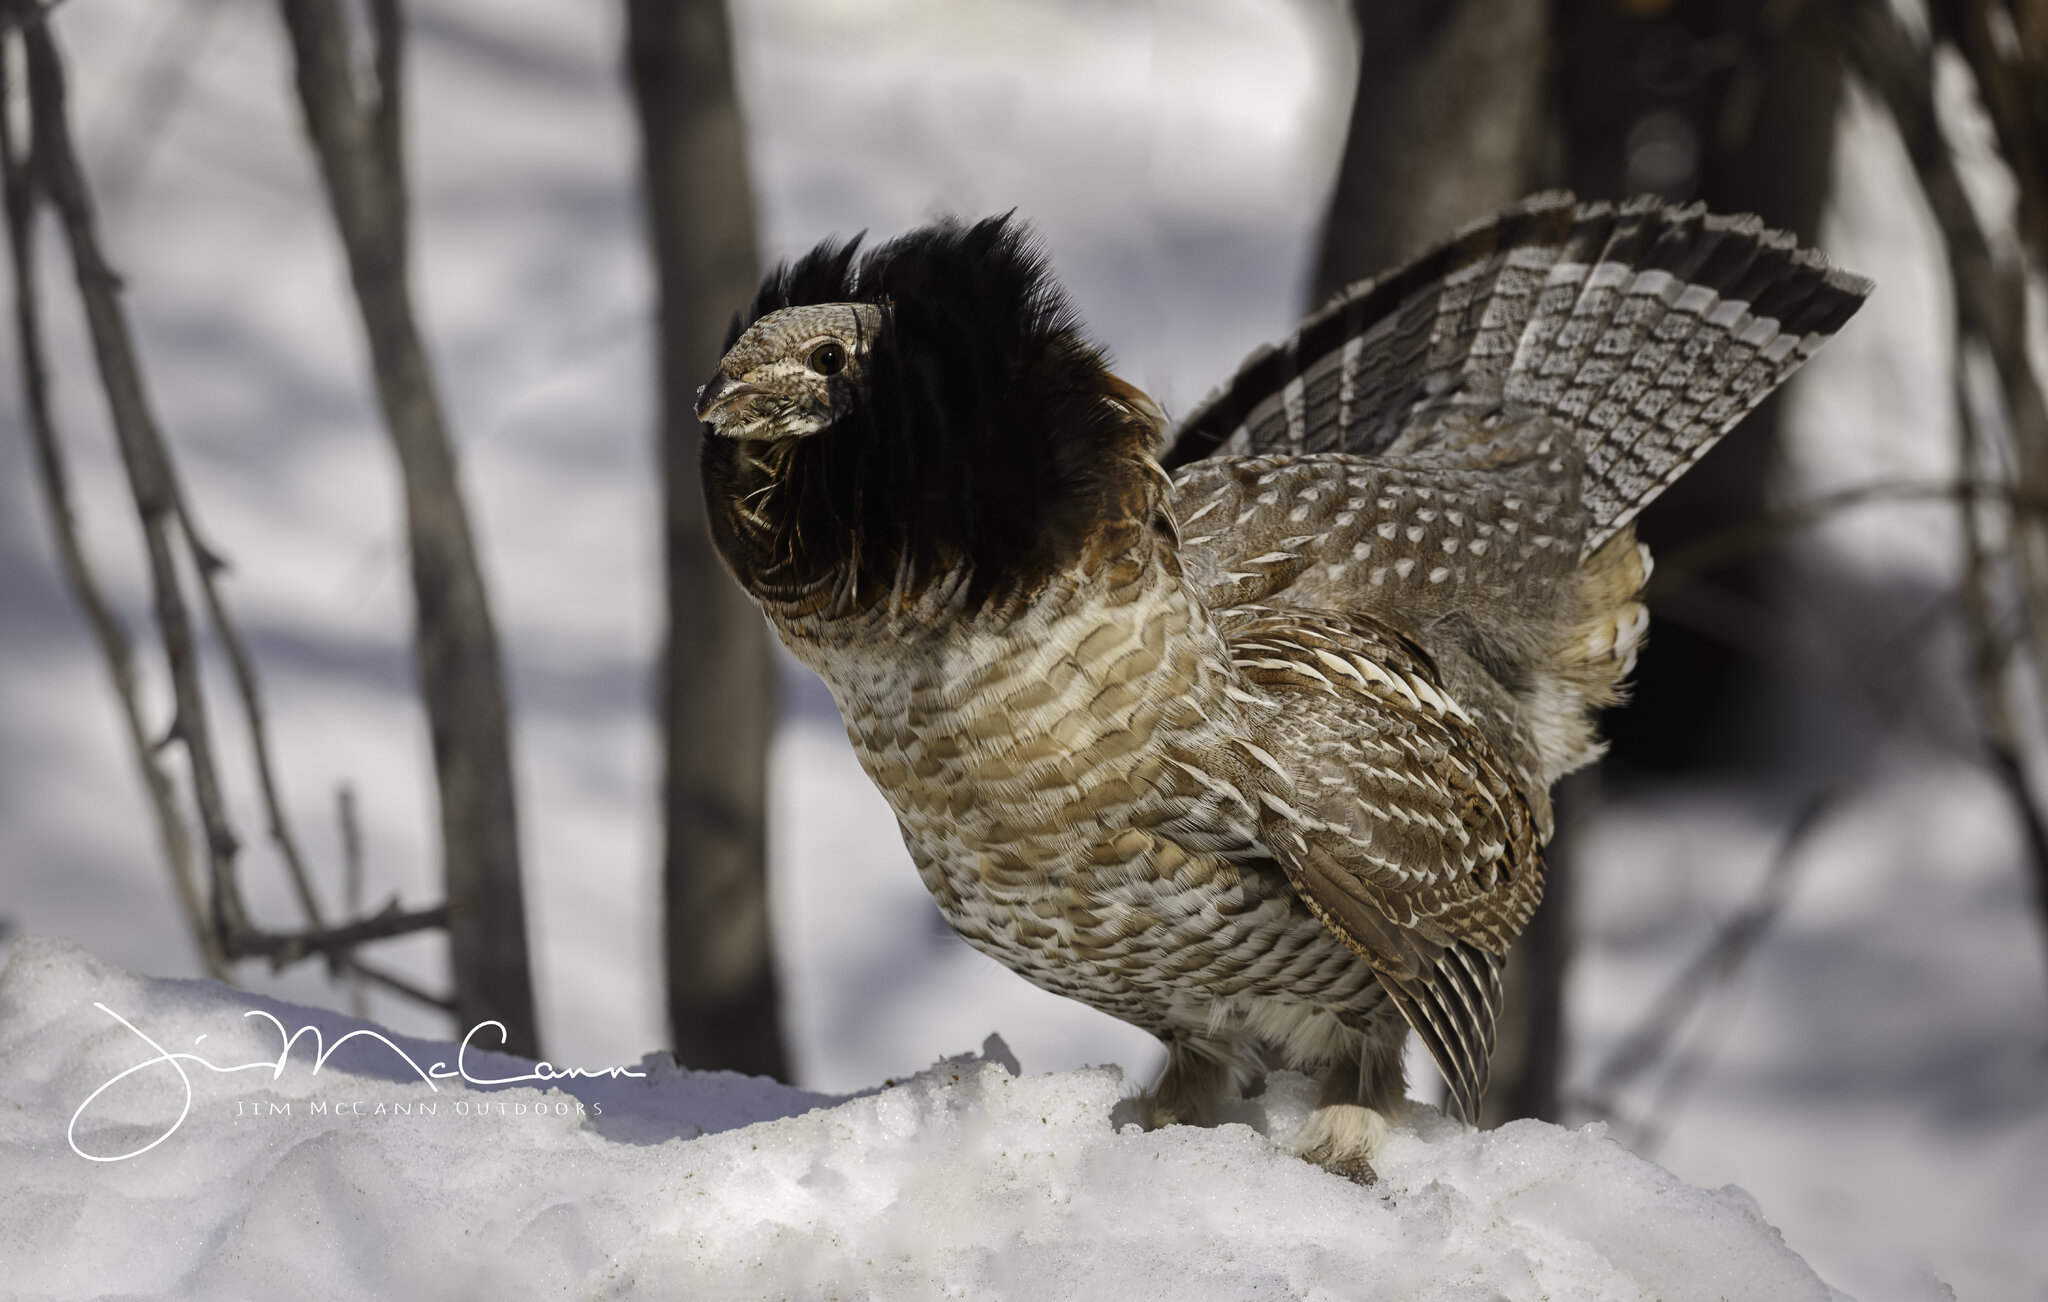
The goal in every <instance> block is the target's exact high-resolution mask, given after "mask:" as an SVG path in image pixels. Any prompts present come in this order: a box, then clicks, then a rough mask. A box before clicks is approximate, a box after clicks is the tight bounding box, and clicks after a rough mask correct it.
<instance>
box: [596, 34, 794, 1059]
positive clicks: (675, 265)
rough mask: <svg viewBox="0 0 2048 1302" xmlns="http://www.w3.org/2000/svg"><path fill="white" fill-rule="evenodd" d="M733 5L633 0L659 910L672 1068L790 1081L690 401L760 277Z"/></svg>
mask: <svg viewBox="0 0 2048 1302" xmlns="http://www.w3.org/2000/svg"><path fill="white" fill-rule="evenodd" d="M731 44H732V42H731V35H730V32H729V30H728V27H727V20H726V12H725V7H724V4H723V0H627V4H626V63H627V72H628V76H629V78H630V80H631V83H632V87H633V94H634V99H635V102H636V105H637V107H638V111H639V118H640V129H641V142H642V150H643V159H644V164H645V183H646V202H647V229H648V238H649V241H650V244H651V247H652V250H653V254H654V262H655V267H656V270H657V274H658V276H659V282H660V294H661V307H660V311H661V347H660V358H659V362H660V367H661V400H662V415H661V432H660V438H661V466H662V492H663V501H664V506H665V518H664V524H665V529H666V538H665V546H664V549H663V554H664V556H665V557H666V558H667V588H668V617H669V622H668V629H669V632H668V645H667V649H666V652H665V655H664V658H663V664H662V669H661V711H662V726H663V732H664V760H665V771H664V775H663V784H662V804H663V812H664V815H665V824H666V829H667V840H666V844H665V846H664V849H663V858H662V888H663V906H662V916H663V922H664V931H665V950H666V954H667V962H668V1008H669V1024H670V1027H671V1030H672V1032H673V1035H674V1037H675V1050H676V1056H677V1058H678V1059H679V1060H680V1061H681V1062H683V1063H684V1064H686V1065H688V1066H690V1067H694V1068H724V1069H728V1070H733V1071H743V1072H750V1073H753V1074H756V1075H766V1076H775V1077H780V1078H786V1077H787V1075H788V1066H787V1060H786V1057H785V1055H784V1050H783V1043H782V1032H781V1026H780V1022H779V1018H778V995H777V987H776V977H775V957H774V951H773V948H772V946H771V936H770V931H769V918H768V881H767V834H766V823H767V804H768V801H767V796H768V790H767V789H768V775H767V761H768V737H769V731H770V729H771V728H772V726H773V723H774V678H773V664H772V662H771V661H770V660H769V657H768V641H767V631H766V628H765V626H764V625H763V623H762V620H761V616H760V613H759V612H758V611H756V610H755V609H754V606H753V603H752V602H750V601H748V600H747V598H746V596H745V594H743V593H742V592H741V591H740V589H739V587H738V585H736V584H735V583H734V582H733V581H732V579H731V578H730V576H728V575H727V574H726V573H725V571H724V568H723V567H722V566H721V565H720V564H719V561H718V558H717V555H716V554H715V553H714V552H713V550H712V547H711V535H710V533H709V531H708V529H707V528H706V523H705V510H704V493H703V487H702V484H701V483H700V481H699V478H698V470H697V458H698V449H699V441H700V439H701V438H702V437H703V427H702V426H701V425H699V423H698V421H697V418H696V415H695V411H694V408H695V403H696V392H697V388H698V386H699V385H701V384H703V383H704V381H705V380H706V379H708V378H709V377H710V375H711V372H712V369H713V368H714V367H715V366H716V365H717V364H718V358H719V356H720V355H721V353H723V351H724V344H725V331H726V323H727V321H728V320H729V319H730V317H731V314H732V312H733V311H734V310H735V309H737V308H739V307H740V306H742V305H743V304H745V303H746V302H747V300H748V299H749V298H751V297H752V296H753V292H754V282H755V276H756V273H757V254H756V252H755V246H754V214H753V203H752V200H751V198H750V196H749V193H748V181H747V165H746V142H745V138H744V135H743V133H742V129H741V122H740V113H739V103H738V98H737V95H736V93H735V87H734V82H733V70H732V48H731Z"/></svg>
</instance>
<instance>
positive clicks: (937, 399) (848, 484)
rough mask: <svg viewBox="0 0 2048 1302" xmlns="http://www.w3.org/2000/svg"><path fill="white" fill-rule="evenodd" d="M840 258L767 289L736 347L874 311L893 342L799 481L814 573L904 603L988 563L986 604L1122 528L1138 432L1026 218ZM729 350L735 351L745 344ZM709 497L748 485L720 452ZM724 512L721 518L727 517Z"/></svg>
mask: <svg viewBox="0 0 2048 1302" xmlns="http://www.w3.org/2000/svg"><path fill="white" fill-rule="evenodd" d="M859 243H860V241H859V239H858V238H856V239H854V240H852V241H848V242H844V243H840V242H836V241H827V242H826V243H823V244H820V245H819V246H818V247H817V248H815V249H813V250H812V251H811V252H810V253H808V254H806V255H804V256H803V257H802V258H800V259H798V260H797V261H796V262H794V263H791V264H788V265H785V266H782V267H778V268H777V269H776V270H774V271H773V272H771V273H770V274H769V275H768V277H767V278H766V279H765V280H764V281H763V282H762V285H761V289H760V291H759V293H758V294H757V295H756V296H755V298H754V301H753V303H752V304H751V306H750V307H749V308H748V309H747V310H746V311H745V312H743V313H741V314H739V315H738V316H736V317H735V318H734V321H733V329H732V335H731V339H737V338H738V336H739V335H740V333H742V332H743V331H744V330H745V329H746V328H747V327H748V326H750V325H752V324H753V323H754V322H755V321H758V320H759V319H760V318H762V317H763V316H766V315H768V314H769V313H771V312H775V311H778V310H780V309H782V308H787V307H801V306H810V305H817V304H827V303H873V304H878V305H881V306H882V307H884V308H885V309H886V312H885V324H884V325H883V327H882V331H881V334H880V336H879V338H878V339H877V340H876V341H875V345H874V349H873V351H872V353H871V355H870V359H869V362H868V365H867V368H866V378H865V382H864V384H863V385H862V388H861V390H860V391H859V392H858V393H857V394H856V395H855V400H854V402H853V404H852V407H851V410H849V411H848V412H847V414H846V415H844V416H842V417H840V419H839V420H838V421H836V422H835V423H834V424H833V425H832V426H831V427H830V428H828V429H826V430H823V431H821V432H819V433H817V434H815V435H812V436H810V437H808V438H806V439H803V440H802V441H801V442H800V443H799V444H798V445H797V446H796V447H795V448H794V449H792V450H791V451H790V452H789V454H788V458H787V461H786V463H785V464H784V465H783V467H782V480H783V482H782V489H783V492H782V493H781V494H780V495H779V496H780V498H781V501H780V503H779V505H778V508H777V509H778V511H779V512H780V513H782V514H783V515H785V516H786V517H787V523H788V526H789V527H788V528H787V529H785V530H781V531H780V532H781V533H783V534H784V535H786V537H787V538H788V539H789V540H790V542H789V546H790V547H791V548H792V550H793V552H794V553H796V554H793V555H792V556H790V557H787V558H776V559H778V560H785V559H786V560H793V561H795V562H796V563H797V564H798V566H799V568H800V569H803V570H814V569H816V568H818V567H821V566H822V567H830V568H838V567H840V566H842V565H845V564H848V563H853V564H857V565H858V566H859V567H860V569H861V570H862V572H863V573H862V575H861V578H862V580H863V587H869V586H879V587H881V588H887V587H888V586H890V584H891V583H893V582H894V581H895V580H896V577H897V573H898V570H899V568H900V566H901V564H902V563H903V562H904V561H905V560H908V561H909V563H910V565H909V572H910V581H911V582H912V583H913V585H915V584H919V583H922V582H925V581H929V580H932V579H936V578H937V577H939V575H940V574H942V573H944V572H945V571H946V570H947V569H948V568H950V567H951V566H952V565H953V564H955V563H957V562H958V561H959V560H961V559H963V558H964V559H966V560H968V561H970V562H971V563H972V566H973V577H972V579H971V580H970V584H969V598H970V600H971V601H974V602H976V603H979V602H980V601H981V600H984V599H986V598H987V597H988V596H989V595H990V594H991V593H992V592H994V591H996V590H998V589H1005V590H1015V589H1016V588H1017V587H1018V586H1019V584H1020V583H1021V584H1025V585H1028V584H1029V583H1030V582H1031V581H1033V580H1034V579H1041V578H1043V577H1044V575H1045V574H1046V573H1048V572H1050V571H1051V570H1052V569H1054V568H1057V567H1058V566H1059V565H1060V564H1062V563H1063V562H1064V561H1065V560H1066V559H1067V558H1068V557H1069V556H1070V555H1071V553H1072V552H1073V551H1074V550H1075V549H1076V548H1077V547H1079V546H1081V545H1083V544H1084V543H1085V539H1086V538H1087V537H1088V536H1089V535H1090V534H1092V533H1094V532H1096V531H1097V530H1099V528H1100V527H1101V526H1102V525H1103V523H1104V522H1105V521H1108V522H1115V521H1117V519H1118V517H1119V515H1120V514H1121V512H1120V510H1119V509H1118V508H1120V507H1121V506H1122V504H1123V499H1124V498H1125V497H1127V496H1128V494H1127V493H1125V492H1124V491H1123V488H1124V487H1125V480H1126V479H1127V478H1128V476H1127V474H1125V473H1124V470H1125V469H1127V466H1126V464H1125V463H1127V461H1128V458H1126V457H1120V456H1118V455H1117V454H1118V451H1119V450H1120V449H1121V448H1123V447H1125V446H1126V445H1128V444H1129V443H1130V435H1129V432H1128V430H1127V428H1126V426H1127V425H1128V423H1129V422H1128V418H1127V417H1126V416H1123V415H1120V414H1119V413H1118V412H1117V410H1116V409H1115V408H1113V407H1111V406H1110V405H1109V404H1107V403H1105V402H1104V401H1103V397H1104V396H1105V395H1106V394H1108V393H1110V392H1112V391H1113V388H1114V385H1115V383H1116V382H1115V381H1114V380H1112V379H1111V378H1110V377H1109V375H1108V372H1107V370H1106V363H1105V359H1104V358H1103V355H1102V353H1101V352H1100V351H1099V350H1097V349H1096V348H1094V347H1093V346H1091V345H1090V344H1088V343H1087V341H1086V340H1085V338H1084V337H1083V334H1082V329H1081V324H1080V320H1079V318H1078V317H1077V316H1076V314H1075V313H1074V311H1073V309H1072V308H1071V307H1070V306H1069V305H1068V303H1067V301H1066V298H1065V296H1064V295H1063V294H1062V293H1061V292H1060V290H1059V288H1058V286H1057V285H1056V284H1055V283H1054V281H1053V279H1052V276H1051V274H1050V272H1049V270H1048V268H1047V266H1046V260H1045V257H1044V255H1043V254H1042V253H1041V252H1040V251H1039V250H1038V249H1037V247H1036V246H1035V244H1034V242H1033V241H1032V239H1031V237H1030V235H1029V232H1028V230H1027V229H1026V228H1025V227H1024V226H1023V225H1022V224H1021V223H1017V222H1014V221H1013V220H1012V219H1011V218H1010V217H1009V216H1002V217H992V218H988V219H986V220H983V221H979V222H976V223H974V224H973V225H971V226H962V225H958V224H951V223H948V224H942V225H938V226H932V227H927V228H925V229H922V230H918V231H913V232H911V233H910V234H907V235H904V236H902V237H900V238H898V239H895V240H892V241H890V242H889V243H887V244H885V245H882V246H881V247H880V248H877V249H874V250H873V251H871V252H869V253H868V254H867V255H866V256H864V257H859V258H858V260H856V254H857V252H858V248H859ZM728 346H730V341H729V343H728ZM704 455H705V471H706V487H707V491H711V492H713V493H714V494H715V493H716V491H717V489H716V487H715V485H716V484H718V483H720V482H725V483H730V482H732V481H731V479H730V477H729V476H727V475H724V474H722V473H721V470H722V468H725V467H729V466H730V464H731V463H732V462H733V461H735V460H736V458H735V449H734V447H733V446H732V445H731V444H730V442H729V441H728V440H724V439H718V438H710V439H707V440H706V442H705V454H704ZM716 505H717V504H716V502H715V501H714V508H715V507H716Z"/></svg>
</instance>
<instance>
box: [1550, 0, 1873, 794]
mask: <svg viewBox="0 0 2048 1302" xmlns="http://www.w3.org/2000/svg"><path fill="white" fill-rule="evenodd" d="M1829 8H1830V7H1829V6H1826V5H1803V6H1801V5H1791V6H1787V5H1782V4H1775V3H1769V2H1768V0H1740V2H1739V3H1726V2H1725V0H1681V2H1680V3H1675V4H1668V5H1665V6H1661V7H1658V6H1640V5H1637V6H1624V5H1617V4H1615V3H1613V0H1559V4H1558V8H1557V14H1556V30H1557V33H1558V43H1559V56H1560V57H1559V61H1558V66H1557V70H1556V87H1557V89H1556V100H1557V103H1558V106H1559V108H1560V117H1561V122H1562V135H1563V145H1564V157H1565V180H1566V181H1567V183H1568V184H1570V185H1571V187H1572V188H1573V189H1574V190H1576V191H1578V193H1579V195H1580V197H1581V198H1587V199H1620V198H1624V197H1627V196H1628V195H1630V194H1634V193H1638V192H1642V191H1646V190H1647V191H1654V192H1658V193H1662V194H1663V195H1664V196H1665V197H1666V198H1668V199H1671V200H1673V201H1685V200H1690V199H1695V198H1697V199H1702V200H1704V201H1705V202H1706V204H1707V206H1708V207H1709V208H1710V209H1712V210H1714V211H1716V212H1753V213H1757V214H1759V215H1760V216H1762V217H1763V219H1764V220H1765V221H1766V222H1768V223H1769V224H1771V225H1773V226H1776V227H1780V228H1782V229H1785V230H1789V231H1791V232H1792V233H1793V234H1795V235H1797V236H1798V237H1799V238H1800V241H1801V243H1803V244H1807V245H1811V244H1812V243H1813V242H1814V240H1815V237H1816V236H1817V235H1818V233H1819V230H1818V228H1819V225H1820V215H1821V208H1822V205H1823V204H1824V203H1825V202H1826V200H1827V194H1828V185H1829V180H1830V177H1831V173H1832V163H1833V154H1834V133H1835V117H1836V112H1837V109H1838V107H1839V105H1840V101H1841V67H1840V63H1841V60H1840V55H1839V53H1838V51H1837V48H1836V45H1835V42H1834V40H1833V35H1832V23H1831V22H1829V20H1828V18H1829V16H1828V14H1827V13H1826V12H1825V11H1826V10H1828V9H1829ZM1782 408H1783V398H1782V395H1775V396H1773V397H1771V398H1768V399H1766V400H1765V401H1764V403H1763V404H1762V405H1761V406H1760V407H1758V408H1757V410H1756V411H1754V412H1752V413H1751V414H1750V415H1749V416H1748V418H1746V419H1745V420H1744V421H1743V422H1742V423H1741V424H1740V425H1738V426H1737V427H1736V428H1735V430H1734V432H1733V433H1731V434H1730V435H1729V436H1728V437H1727V438H1726V439H1725V440H1723V441H1722V443H1721V444H1720V445H1719V446H1718V447H1716V448H1715V449H1714V450H1713V451H1712V452H1711V453H1709V454H1708V455H1707V456H1706V457H1705V459H1703V460H1702V461H1701V462H1700V464H1699V465H1698V466H1696V467H1694V468H1693V469H1692V470H1690V471H1688V472H1686V475H1685V477H1684V478H1682V479H1680V480H1679V481H1678V483H1677V484H1676V485H1674V486H1673V487H1672V489H1671V491H1669V492H1667V493H1665V494H1664V495H1663V496H1662V497H1660V498H1658V499H1657V501H1656V503H1655V504H1653V505H1652V506H1651V507H1650V509H1649V510H1648V511H1646V512H1644V514H1643V516H1642V519H1641V521H1640V522H1639V523H1638V524H1637V532H1638V533H1639V535H1640V536H1641V537H1642V539H1643V541H1644V542H1646V543H1648V544H1649V546H1650V551H1651V553H1652V554H1653V555H1655V554H1658V553H1665V554H1669V553H1670V552H1673V551H1676V550H1677V549H1678V548H1680V547H1682V546H1685V545H1686V544H1688V543H1691V542H1695V541H1697V540H1699V539H1701V538H1704V537H1707V536H1709V535H1712V534H1715V533H1719V532H1721V531H1722V530H1725V529H1728V528H1730V527H1732V526H1734V525H1735V524H1737V523H1738V522H1740V521H1742V520H1746V519H1751V518H1753V517H1755V516H1757V515H1759V514H1761V513H1762V512H1763V511H1764V509H1765V507H1766V497H1765V488H1766V484H1767V482H1768V480H1769V478H1770V476H1771V474H1772V472H1773V470H1774V468H1775V466H1776V464H1777V456H1778V420H1779V412H1780V411H1781V410H1782ZM1770 568H1771V563H1770V562H1769V560H1768V559H1767V558H1759V557H1750V558H1748V559H1745V560H1740V561H1734V562H1730V563H1728V564H1726V565H1724V566H1722V567H1720V568H1719V569H1718V570H1716V571H1715V572H1714V573H1713V574H1712V575H1711V576H1710V577H1711V578H1712V580H1713V581H1714V582H1715V583H1716V584H1718V585H1719V586H1720V587H1721V589H1722V590H1723V591H1732V592H1733V593H1735V594H1738V595H1739V596H1740V597H1741V598H1742V599H1743V600H1745V601H1746V602H1757V601H1762V600H1764V599H1765V596H1764V594H1765V591H1766V589H1765V585H1764V581H1763V576H1764V575H1765V574H1766V573H1767V572H1768V570H1769V569H1770ZM1679 613H1680V612H1679V611H1675V610H1669V609H1665V610H1660V609H1657V608H1656V607H1655V606H1653V608H1652V611H1651V614H1652V623H1651V628H1650V638H1649V646H1650V649H1649V650H1648V651H1647V652H1646V653H1645V654H1644V655H1643V657H1642V659H1641V661H1640V662H1639V664H1638V666H1637V669H1636V676H1635V684H1636V685H1635V690H1634V693H1633V697H1632V699H1631V702H1630V704H1629V705H1628V706H1627V707H1625V708H1624V709H1621V710H1619V711H1615V712H1613V713H1611V714H1610V715H1609V716H1608V719H1607V730H1608V732H1609V734H1610V736H1611V737H1612V738H1613V742H1614V756H1615V758H1616V759H1618V760H1620V761H1621V762H1622V764H1623V765H1625V766H1626V767H1628V768H1632V769H1637V770H1650V771H1662V772H1688V771H1697V770H1699V769H1701V768H1707V767H1729V766H1735V765H1742V764H1749V763H1754V762H1756V761H1758V760H1760V759H1761V757H1762V756H1763V755H1764V754H1766V753H1768V752H1769V751H1770V750H1772V749H1773V746H1772V743H1771V739H1770V738H1769V736H1768V731H1767V730H1768V726H1769V720H1770V719H1771V717H1772V712H1771V711H1770V710H1769V709H1768V708H1760V707H1763V706H1764V703H1765V702H1766V701H1767V700H1768V699H1769V693H1770V684H1771V682H1772V681H1773V679H1774V676H1775V675H1776V674H1777V672H1778V670H1777V665H1776V664H1775V663H1774V661H1775V657H1773V658H1769V659H1765V658H1759V657H1757V656H1755V655H1753V654H1750V653H1748V652H1746V651H1744V650H1742V649H1739V648H1737V647H1736V646H1734V645H1733V644H1731V642H1729V641H1728V640H1726V639H1724V638H1717V637H1714V636H1711V635H1710V634H1709V633H1707V632H1703V631H1700V630H1698V629H1697V628H1695V627H1694V626H1693V624H1692V623H1690V622H1681V621H1680V620H1679V619H1677V618H1674V616H1676V615H1678V614H1679Z"/></svg>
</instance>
